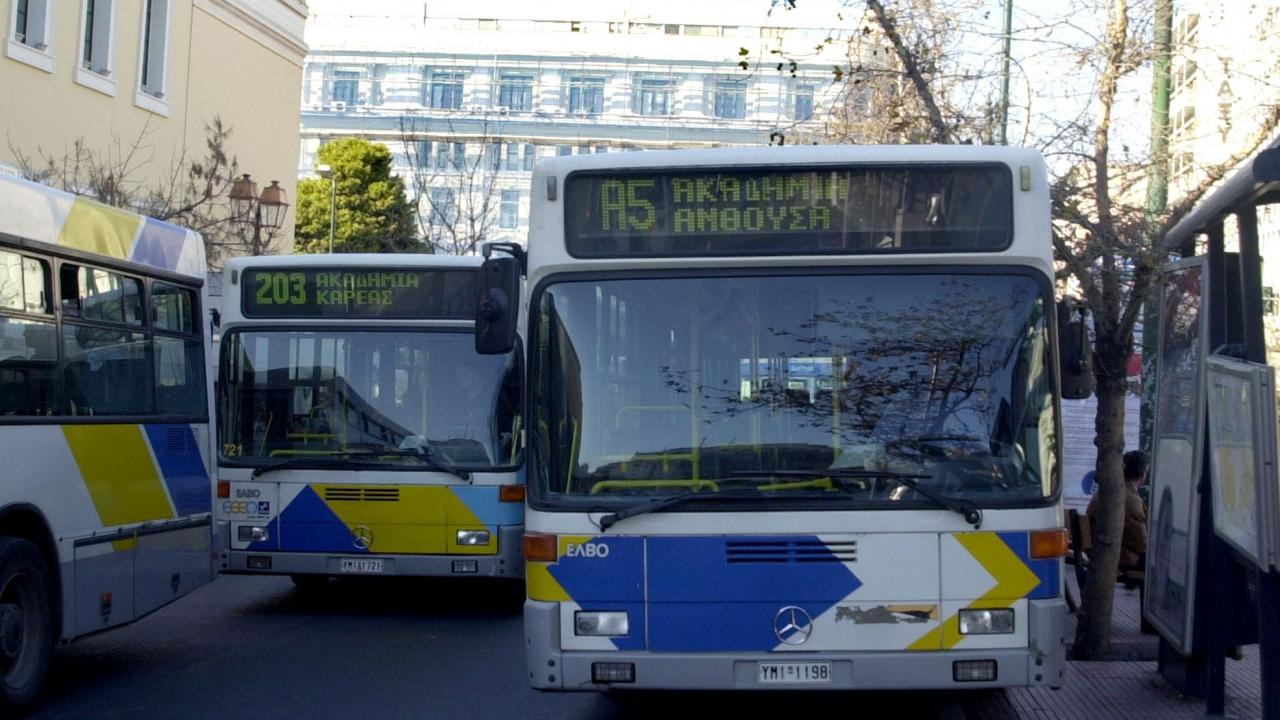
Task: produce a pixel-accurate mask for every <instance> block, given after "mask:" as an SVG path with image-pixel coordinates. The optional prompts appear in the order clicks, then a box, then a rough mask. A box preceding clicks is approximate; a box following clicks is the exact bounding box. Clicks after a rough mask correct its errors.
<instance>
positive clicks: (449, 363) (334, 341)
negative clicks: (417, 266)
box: [218, 329, 520, 470]
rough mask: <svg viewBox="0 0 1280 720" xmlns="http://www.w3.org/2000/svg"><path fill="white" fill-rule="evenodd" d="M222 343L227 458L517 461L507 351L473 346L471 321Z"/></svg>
mask: <svg viewBox="0 0 1280 720" xmlns="http://www.w3.org/2000/svg"><path fill="white" fill-rule="evenodd" d="M222 343H223V345H225V346H226V347H225V349H224V351H223V354H222V372H221V379H220V383H219V392H220V399H219V412H220V415H221V417H220V418H219V422H218V428H219V430H220V433H221V438H220V446H221V449H222V457H223V459H224V460H227V461H231V462H232V463H234V464H245V465H258V466H261V465H268V464H273V463H275V462H278V461H282V460H286V459H291V458H311V459H314V460H316V461H317V462H323V461H324V459H326V458H339V457H344V456H345V457H349V456H351V455H355V454H359V456H360V462H361V463H369V462H374V463H386V464H388V465H404V466H412V465H413V462H414V460H415V456H416V455H420V456H423V457H427V458H428V459H433V460H435V461H437V462H441V463H447V464H448V465H449V466H451V467H458V468H463V469H467V470H484V469H487V468H495V467H510V466H512V465H514V464H515V462H516V460H517V457H516V454H517V443H518V437H519V432H520V427H519V420H518V417H519V415H518V407H519V377H518V373H517V365H516V360H515V356H514V355H513V354H508V355H479V354H477V353H476V352H475V349H474V336H473V335H472V334H471V333H470V332H447V331H431V330H403V329H397V330H396V331H394V332H391V331H364V330H285V329H281V330H253V331H235V332H232V333H230V334H229V335H228V336H227V337H225V338H223V340H222ZM379 451H385V452H387V454H386V455H378V452H379ZM390 451H396V452H394V453H392V452H390Z"/></svg>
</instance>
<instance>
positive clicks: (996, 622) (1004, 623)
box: [960, 608, 1013, 635]
mask: <svg viewBox="0 0 1280 720" xmlns="http://www.w3.org/2000/svg"><path fill="white" fill-rule="evenodd" d="M1012 632H1013V608H999V609H986V610H961V611H960V634H961V635H1007V634H1009V633H1012Z"/></svg>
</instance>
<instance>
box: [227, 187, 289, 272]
mask: <svg viewBox="0 0 1280 720" xmlns="http://www.w3.org/2000/svg"><path fill="white" fill-rule="evenodd" d="M230 197H231V221H232V222H234V223H235V224H236V225H238V226H240V227H241V228H242V229H248V228H250V227H252V228H253V240H252V244H251V245H250V247H249V252H250V254H251V255H262V254H263V251H264V250H266V246H267V245H269V244H270V243H271V239H272V238H273V237H275V234H276V232H277V231H278V230H279V229H280V228H281V227H282V226H283V225H284V216H285V212H286V211H287V210H288V209H289V198H288V196H287V195H286V194H285V192H284V188H282V187H280V183H279V182H277V181H275V180H272V181H271V185H270V186H268V187H267V188H266V189H264V190H263V191H262V194H261V195H259V194H258V184H257V183H255V182H254V181H253V179H252V178H250V177H249V175H248V174H247V173H246V174H244V175H241V176H240V177H238V178H236V179H235V180H233V181H232V182H231V194H230ZM263 230H266V231H267V241H266V243H263V241H262V231H263Z"/></svg>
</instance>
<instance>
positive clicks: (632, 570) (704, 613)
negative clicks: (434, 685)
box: [477, 146, 1081, 690]
mask: <svg viewBox="0 0 1280 720" xmlns="http://www.w3.org/2000/svg"><path fill="white" fill-rule="evenodd" d="M532 188H533V205H532V210H531V214H530V218H531V226H530V234H529V240H528V246H527V251H522V250H521V249H520V248H515V247H491V248H489V249H488V252H487V255H488V259H487V260H486V266H485V270H484V273H483V277H484V279H485V280H484V287H482V302H481V307H480V315H479V320H480V325H479V326H478V328H477V343H478V344H477V347H478V349H481V350H482V351H485V352H502V351H505V350H507V349H508V348H510V347H513V346H518V344H519V343H518V342H517V338H518V336H523V338H524V339H525V342H526V345H525V347H526V352H527V365H528V378H529V381H528V394H527V397H526V405H525V407H526V410H527V415H526V416H527V418H528V420H527V422H528V434H529V446H528V457H527V462H528V466H527V474H528V501H527V505H528V507H527V512H526V516H525V526H526V534H525V536H524V554H525V559H526V572H527V592H528V596H527V600H526V603H525V609H524V625H525V636H526V637H525V640H526V643H525V646H526V653H527V660H528V669H529V674H530V677H531V678H532V683H533V686H534V687H536V688H539V689H543V690H627V689H775V688H776V689H867V688H961V687H1002V686H1027V685H1047V686H1058V685H1060V684H1061V682H1062V674H1063V667H1064V661H1065V658H1064V645H1063V633H1064V626H1065V621H1066V612H1067V608H1066V604H1065V602H1064V599H1063V588H1062V562H1063V556H1064V554H1065V551H1066V545H1067V543H1066V533H1065V531H1064V529H1063V516H1062V505H1061V499H1060V485H1061V482H1060V474H1061V472H1060V466H1061V462H1060V452H1061V433H1060V430H1059V411H1058V408H1059V398H1060V396H1062V395H1063V394H1064V392H1063V390H1062V388H1063V387H1065V385H1064V384H1062V379H1061V378H1060V372H1061V373H1075V374H1077V375H1078V374H1079V373H1080V371H1081V369H1080V364H1079V363H1071V364H1070V366H1069V367H1066V368H1065V369H1062V368H1059V366H1058V356H1059V353H1060V349H1059V347H1058V346H1057V342H1058V336H1059V332H1060V328H1059V327H1058V326H1059V322H1058V318H1057V311H1056V309H1055V308H1056V304H1055V299H1054V292H1053V277H1054V267H1053V259H1052V252H1051V235H1050V232H1051V230H1050V217H1049V189H1048V185H1047V181H1046V174H1045V169H1044V164H1043V162H1042V160H1041V158H1040V156H1039V155H1038V154H1037V153H1035V152H1033V151H1028V150H1019V149H1010V148H991V147H923V146H916V147H909V146H900V147H805V148H768V149H736V150H708V151H673V152H645V153H628V154H620V155H596V156H581V157H572V158H556V159H549V160H546V161H543V162H541V163H540V164H539V165H538V166H537V167H536V168H535V171H534V175H533V185H532ZM521 273H523V274H524V275H525V277H527V281H526V282H524V283H523V287H525V288H527V295H525V296H523V300H522V301H521V302H519V303H516V302H515V301H514V300H513V298H516V297H520V295H519V294H520V293H521V292H523V291H522V290H521V287H522V283H521V281H520V276H521ZM517 306H519V307H523V310H522V311H520V312H517V311H515V310H514V308H516V307H517ZM1067 319H1070V318H1069V317H1068V318H1067ZM1069 325H1070V327H1071V330H1072V331H1071V332H1062V337H1063V342H1064V343H1065V344H1066V345H1070V344H1071V343H1076V344H1078V343H1079V341H1080V337H1081V334H1080V333H1079V331H1078V330H1079V327H1080V324H1079V323H1070V324H1069ZM1066 327H1067V325H1066V324H1064V326H1063V328H1062V329H1065V328H1066ZM1068 349H1070V350H1071V352H1074V353H1078V352H1079V348H1078V347H1075V346H1074V345H1072V346H1071V347H1070V348H1068ZM1073 357H1075V355H1073ZM1068 379H1070V380H1071V381H1072V387H1073V388H1074V387H1075V386H1076V385H1078V384H1079V378H1078V377H1075V376H1072V377H1071V378H1068ZM1071 392H1072V393H1076V392H1077V391H1076V390H1071Z"/></svg>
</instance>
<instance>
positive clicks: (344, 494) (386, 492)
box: [324, 486, 400, 502]
mask: <svg viewBox="0 0 1280 720" xmlns="http://www.w3.org/2000/svg"><path fill="white" fill-rule="evenodd" d="M324 499H325V502H331V501H335V500H336V501H341V502H399V501H400V488H397V487H367V486H355V487H327V488H325V489H324Z"/></svg>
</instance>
